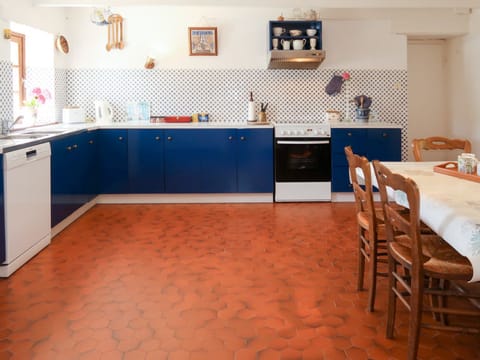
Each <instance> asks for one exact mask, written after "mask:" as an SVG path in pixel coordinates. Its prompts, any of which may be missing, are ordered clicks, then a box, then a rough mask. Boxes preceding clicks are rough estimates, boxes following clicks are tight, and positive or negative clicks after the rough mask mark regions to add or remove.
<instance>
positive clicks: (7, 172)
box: [0, 143, 51, 277]
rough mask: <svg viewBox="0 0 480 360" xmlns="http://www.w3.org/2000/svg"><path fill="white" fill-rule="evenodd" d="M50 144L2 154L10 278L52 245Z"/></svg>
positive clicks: (0, 273)
mask: <svg viewBox="0 0 480 360" xmlns="http://www.w3.org/2000/svg"><path fill="white" fill-rule="evenodd" d="M50 154H51V152H50V143H42V144H38V145H34V146H29V147H26V148H22V149H20V150H14V151H11V152H7V153H5V154H3V175H4V188H3V191H4V200H5V253H6V260H5V262H4V263H3V264H1V266H0V277H8V276H10V275H11V274H12V273H13V272H14V271H16V270H17V269H18V268H20V267H21V266H22V265H23V264H25V263H26V262H27V261H28V260H30V259H31V258H32V257H34V256H35V255H36V254H37V253H38V252H40V251H41V250H42V249H43V248H44V247H46V246H47V245H48V244H50V239H51V234H50V225H51V224H50V216H51V215H50V202H51V200H50Z"/></svg>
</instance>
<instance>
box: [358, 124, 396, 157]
mask: <svg viewBox="0 0 480 360" xmlns="http://www.w3.org/2000/svg"><path fill="white" fill-rule="evenodd" d="M367 154H368V156H367V157H368V159H369V160H382V161H400V160H401V159H402V138H401V129H368V152H367Z"/></svg>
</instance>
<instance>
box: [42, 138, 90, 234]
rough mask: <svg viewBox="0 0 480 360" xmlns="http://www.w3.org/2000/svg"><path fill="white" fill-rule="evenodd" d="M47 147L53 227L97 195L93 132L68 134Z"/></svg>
mask: <svg viewBox="0 0 480 360" xmlns="http://www.w3.org/2000/svg"><path fill="white" fill-rule="evenodd" d="M50 145H51V151H52V158H51V223H52V227H53V226H55V225H57V224H58V223H59V222H61V221H62V220H63V219H65V218H66V217H67V216H69V215H70V214H72V213H73V212H74V211H75V210H77V209H78V208H80V207H81V206H82V205H84V204H85V203H87V202H88V201H90V200H92V199H93V198H94V197H95V196H96V194H97V187H96V184H97V161H96V153H97V151H96V140H95V132H83V133H80V134H73V135H69V136H66V137H63V138H60V139H57V140H53V141H51V143H50Z"/></svg>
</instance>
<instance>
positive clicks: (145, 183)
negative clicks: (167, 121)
mask: <svg viewBox="0 0 480 360" xmlns="http://www.w3.org/2000/svg"><path fill="white" fill-rule="evenodd" d="M163 144H164V131H163V130H159V129H151V130H150V129H148V130H128V177H129V185H130V192H131V193H137V194H142V193H144V194H145V193H146V194H150V193H163V192H165V178H164V150H163Z"/></svg>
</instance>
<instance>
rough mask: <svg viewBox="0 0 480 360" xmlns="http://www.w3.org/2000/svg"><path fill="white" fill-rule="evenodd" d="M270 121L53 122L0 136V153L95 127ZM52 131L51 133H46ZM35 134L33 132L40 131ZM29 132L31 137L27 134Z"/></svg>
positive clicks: (186, 126) (255, 125)
mask: <svg viewBox="0 0 480 360" xmlns="http://www.w3.org/2000/svg"><path fill="white" fill-rule="evenodd" d="M273 127H274V125H273V124H272V123H266V124H261V123H247V122H243V123H240V122H239V123H215V122H189V123H150V122H149V121H128V122H126V121H125V122H112V123H108V124H100V123H95V122H85V123H78V124H63V123H58V124H53V125H46V126H38V127H32V128H28V129H25V130H19V131H13V132H11V133H10V134H9V135H11V137H10V136H8V135H6V136H4V137H3V138H2V136H0V153H4V152H7V151H12V150H15V149H17V148H22V147H25V146H28V145H30V144H32V145H34V144H38V143H40V142H45V141H49V140H51V139H53V138H55V137H58V136H62V135H65V134H69V133H74V132H77V131H81V130H96V129H226V128H227V129H261V128H266V129H268V128H273ZM49 131H52V133H51V134H47V133H48V132H49ZM41 132H45V134H41V135H39V136H36V135H35V134H33V133H37V134H38V133H41ZM28 133H31V137H29V136H28ZM19 135H26V136H25V137H18V136H19Z"/></svg>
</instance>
